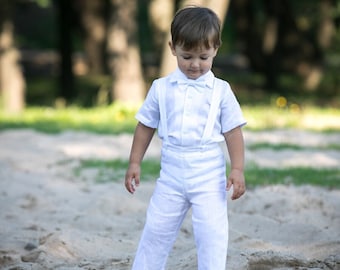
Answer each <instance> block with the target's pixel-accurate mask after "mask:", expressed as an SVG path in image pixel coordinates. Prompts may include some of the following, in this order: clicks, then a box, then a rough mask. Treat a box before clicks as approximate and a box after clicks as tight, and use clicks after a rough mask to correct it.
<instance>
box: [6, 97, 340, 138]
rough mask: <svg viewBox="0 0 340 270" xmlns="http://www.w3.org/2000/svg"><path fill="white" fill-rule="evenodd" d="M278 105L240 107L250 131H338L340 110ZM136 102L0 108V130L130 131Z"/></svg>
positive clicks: (132, 126) (279, 102) (134, 120)
mask: <svg viewBox="0 0 340 270" xmlns="http://www.w3.org/2000/svg"><path fill="white" fill-rule="evenodd" d="M277 102H278V105H277V104H275V105H274V104H273V105H269V106H268V105H267V106H264V105H263V106H243V112H244V116H245V118H246V119H247V121H248V123H247V125H246V126H245V128H246V129H249V130H263V129H276V128H296V129H306V130H315V131H322V132H339V131H340V109H335V108H329V109H322V108H317V107H300V106H298V105H297V104H294V103H293V104H289V103H288V102H287V101H286V105H285V106H283V104H285V102H283V101H282V100H281V101H280V99H277ZM139 106H140V105H139V104H136V105H124V104H121V103H114V104H112V105H110V106H102V107H95V108H89V109H84V108H81V107H76V106H72V107H66V108H51V107H29V108H27V109H26V110H25V111H24V112H23V113H22V114H19V115H11V114H6V113H4V112H1V111H0V130H3V129H8V128H32V129H35V130H38V131H41V132H46V133H57V132H62V131H64V130H82V131H88V132H93V133H102V134H118V133H123V132H129V133H132V132H133V131H134V128H135V125H136V119H135V118H134V116H135V114H136V112H137V110H138V108H139Z"/></svg>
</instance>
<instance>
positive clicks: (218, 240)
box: [132, 146, 228, 270]
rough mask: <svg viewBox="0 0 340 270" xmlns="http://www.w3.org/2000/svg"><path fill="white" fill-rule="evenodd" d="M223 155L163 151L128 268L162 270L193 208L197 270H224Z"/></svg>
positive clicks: (224, 185)
mask: <svg viewBox="0 0 340 270" xmlns="http://www.w3.org/2000/svg"><path fill="white" fill-rule="evenodd" d="M226 196H227V194H226V174H225V158H224V155H223V153H222V151H221V149H220V148H219V147H218V146H217V147H215V148H213V149H212V150H208V151H199V152H197V151H189V152H184V153H183V152H182V151H178V149H172V148H171V147H170V148H168V147H165V148H163V150H162V162H161V173H160V178H159V179H158V181H157V185H156V188H155V191H154V193H153V195H152V198H151V200H150V204H149V208H148V210H147V218H146V224H145V227H144V230H143V234H142V237H141V240H140V243H139V247H138V250H137V254H136V257H135V261H134V264H133V267H132V269H133V270H163V269H165V265H166V261H167V257H168V255H169V252H170V250H171V248H172V246H173V244H174V242H175V240H176V236H177V233H178V231H179V229H180V226H181V224H182V221H183V219H184V218H185V215H186V213H187V211H188V210H189V208H190V207H191V208H192V224H193V230H194V236H195V243H196V247H197V257H198V269H199V270H225V265H226V257H227V245H228V216H227V200H226Z"/></svg>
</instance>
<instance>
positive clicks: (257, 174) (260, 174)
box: [74, 159, 340, 189]
mask: <svg viewBox="0 0 340 270" xmlns="http://www.w3.org/2000/svg"><path fill="white" fill-rule="evenodd" d="M127 166H128V161H125V160H110V161H102V160H92V159H89V160H82V161H81V162H80V165H79V166H78V167H77V168H75V169H74V174H75V176H77V177H80V178H81V179H83V180H86V175H87V173H88V172H89V171H91V172H92V173H91V174H90V177H91V178H93V179H95V181H96V182H97V183H103V182H110V181H117V182H118V181H122V180H123V179H124V175H125V170H126V168H127ZM159 169H160V164H159V161H157V160H144V161H143V163H142V176H141V179H142V181H150V180H152V181H154V180H156V179H157V178H158V176H159ZM245 178H246V181H247V186H248V187H250V188H252V187H255V186H266V185H275V184H285V185H287V184H294V185H304V184H310V185H315V186H321V187H325V188H337V189H338V188H340V181H339V179H340V168H338V169H317V168H309V167H308V168H306V167H297V168H281V169H276V168H275V169H272V168H260V167H257V166H255V165H249V166H248V167H247V168H246V170H245Z"/></svg>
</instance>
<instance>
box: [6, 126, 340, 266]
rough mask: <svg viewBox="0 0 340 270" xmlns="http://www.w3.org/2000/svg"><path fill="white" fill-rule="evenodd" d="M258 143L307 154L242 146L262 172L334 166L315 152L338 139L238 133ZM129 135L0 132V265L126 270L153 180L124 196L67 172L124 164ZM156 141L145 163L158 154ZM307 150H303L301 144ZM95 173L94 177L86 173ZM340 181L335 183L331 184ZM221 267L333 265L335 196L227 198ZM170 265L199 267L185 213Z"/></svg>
mask: <svg viewBox="0 0 340 270" xmlns="http://www.w3.org/2000/svg"><path fill="white" fill-rule="evenodd" d="M245 138H246V142H247V145H251V144H253V143H260V142H270V143H292V144H299V145H303V146H306V147H308V146H311V148H310V150H299V151H293V150H282V151H276V152H275V151H273V150H263V149H262V150H257V151H250V150H247V153H246V157H247V162H248V163H255V164H258V165H260V166H264V167H289V166H314V167H315V166H317V167H337V168H339V167H340V153H339V151H334V150H325V151H318V150H315V149H314V150H313V148H312V147H313V146H320V145H330V144H332V143H333V144H334V143H339V141H340V134H328V135H325V134H319V133H310V132H303V131H294V130H288V131H284V130H278V131H270V132H259V133H252V132H245ZM131 139H132V138H131V136H130V135H120V136H99V135H93V134H86V133H74V132H65V133H62V134H58V135H46V134H41V133H37V132H34V131H31V130H20V131H19V130H16V131H14V130H9V131H4V132H1V133H0V269H6V270H10V269H11V270H19V269H34V270H35V269H37V270H38V269H39V270H40V269H60V270H61V269H63V270H66V269H67V270H71V269H72V270H75V269H88V270H90V269H119V270H127V269H130V267H131V263H132V260H133V256H134V252H135V249H136V246H137V243H138V240H139V236H140V233H141V230H142V228H143V223H144V218H145V211H146V207H147V204H148V200H149V197H150V195H151V193H152V190H153V187H154V181H146V182H143V183H142V185H141V186H140V188H139V190H138V192H137V193H136V194H135V195H133V196H132V195H130V194H128V193H127V192H126V191H125V189H124V187H123V184H122V183H123V179H122V181H121V182H118V183H104V184H98V183H97V184H96V183H94V181H92V180H91V178H92V175H91V171H89V172H87V174H88V175H87V178H85V179H87V180H84V178H83V177H82V179H79V177H78V178H77V177H76V176H75V174H74V173H73V172H72V169H73V168H75V166H77V164H78V161H79V159H86V158H100V159H113V158H122V159H125V158H127V156H128V153H129V148H130V145H131ZM159 147H160V142H159V141H158V140H157V139H155V140H154V141H153V142H152V144H151V146H150V148H149V151H148V153H147V155H146V158H150V157H156V158H157V157H158V156H159ZM306 149H307V148H306ZM92 173H93V172H92ZM339 181H340V179H339ZM228 207H229V222H230V241H229V253H228V269H229V270H243V269H244V270H246V269H249V270H267V269H268V270H269V269H270V270H271V269H277V270H279V269H280V270H283V269H287V270H288V269H313V270H316V269H340V190H327V189H322V188H316V187H311V186H302V187H294V186H290V185H275V186H268V187H261V188H256V189H253V190H248V191H247V193H246V194H245V195H244V196H243V197H242V198H241V199H239V200H238V201H235V202H232V201H228ZM168 269H171V270H194V269H197V264H196V254H195V247H194V240H193V234H192V228H191V221H190V216H188V217H187V219H185V221H184V224H183V226H182V228H181V231H180V234H179V237H178V239H177V241H176V244H175V246H174V249H173V252H172V253H171V255H170V258H169V261H168Z"/></svg>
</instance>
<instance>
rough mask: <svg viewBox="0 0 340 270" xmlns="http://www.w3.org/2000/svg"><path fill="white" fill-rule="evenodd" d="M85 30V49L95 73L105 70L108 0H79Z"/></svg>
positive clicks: (91, 70)
mask: <svg viewBox="0 0 340 270" xmlns="http://www.w3.org/2000/svg"><path fill="white" fill-rule="evenodd" d="M77 4H78V6H79V12H80V17H81V18H80V20H81V25H82V27H83V30H84V31H83V32H84V50H85V54H86V58H87V62H88V65H89V71H90V73H93V74H103V73H104V72H105V65H106V63H105V60H104V56H105V44H106V34H107V29H106V28H107V25H106V24H107V22H106V20H107V18H106V17H107V14H106V13H108V7H109V1H108V0H83V1H78V2H77Z"/></svg>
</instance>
